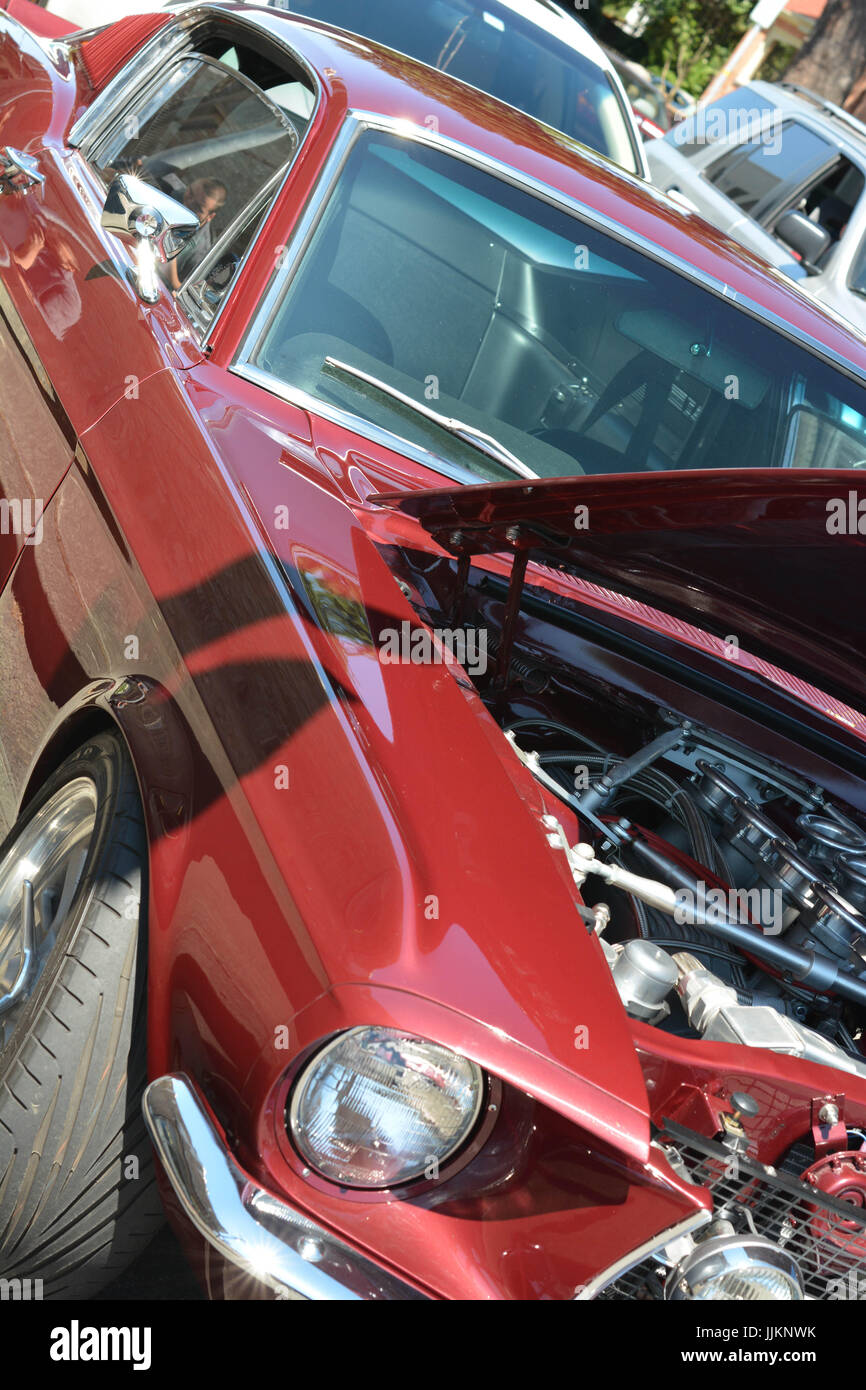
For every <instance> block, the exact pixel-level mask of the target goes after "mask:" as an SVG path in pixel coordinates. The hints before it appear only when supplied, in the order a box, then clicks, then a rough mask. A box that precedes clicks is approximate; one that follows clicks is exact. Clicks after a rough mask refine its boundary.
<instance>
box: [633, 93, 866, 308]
mask: <svg viewBox="0 0 866 1390" xmlns="http://www.w3.org/2000/svg"><path fill="white" fill-rule="evenodd" d="M646 154H647V159H648V161H649V165H650V172H651V174H652V178H653V182H654V183H655V184H657V185H658V187H659V188H661V189H663V190H664V191H665V192H666V193H668V194H669V195H670V196H671V197H672V198H673V199H674V201H675V202H677V203H678V204H679V205H680V206H681V207H685V208H687V209H691V210H693V211H696V212H699V213H700V214H701V216H702V217H704V218H706V220H707V221H708V222H712V223H713V224H714V225H715V226H716V227H719V228H720V229H721V230H722V231H724V232H727V233H728V234H729V235H730V236H732V237H734V238H735V239H736V240H737V241H739V242H741V243H742V245H743V246H747V247H748V248H749V249H750V250H752V251H755V252H756V253H757V254H758V255H760V256H762V257H763V258H764V260H767V261H769V262H770V263H771V264H772V265H775V266H776V267H778V269H780V270H782V271H783V272H784V273H785V274H787V275H789V276H790V277H791V278H792V279H795V280H797V281H799V282H800V286H801V288H802V289H803V290H805V291H806V293H807V294H810V295H813V296H814V298H815V299H820V300H821V302H822V304H824V305H825V306H826V307H827V308H830V309H832V310H834V311H835V312H836V313H837V314H840V315H842V316H843V317H844V318H846V319H848V320H849V321H850V322H852V323H853V324H854V325H855V326H856V327H857V328H859V329H861V330H862V331H863V332H866V198H864V196H863V190H864V187H866V125H863V124H862V123H861V122H860V121H857V120H855V119H854V117H852V116H850V115H849V114H848V113H847V111H843V110H841V108H840V107H838V106H834V105H833V103H832V102H829V101H825V100H824V99H823V98H822V97H818V96H815V95H814V93H812V92H808V91H806V90H805V89H804V88H802V87H795V86H793V85H790V84H786V83H782V84H771V83H769V82H751V83H749V84H748V85H746V86H742V87H739V88H738V89H737V90H736V91H735V92H731V93H729V94H728V95H727V96H725V97H722V98H720V100H719V101H715V102H711V103H710V104H709V105H708V106H704V107H701V108H699V109H698V111H697V112H695V113H693V114H692V115H691V116H690V117H689V118H688V119H687V120H685V121H683V122H681V124H679V125H677V126H675V127H674V128H673V129H672V130H670V131H669V132H668V133H667V135H665V137H664V139H662V140H653V141H651V142H650V143H649V145H648V146H647V147H646Z"/></svg>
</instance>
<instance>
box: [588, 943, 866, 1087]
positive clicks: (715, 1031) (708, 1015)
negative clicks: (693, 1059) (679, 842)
mask: <svg viewBox="0 0 866 1390" xmlns="http://www.w3.org/2000/svg"><path fill="white" fill-rule="evenodd" d="M673 961H674V964H675V966H676V968H677V970H678V974H679V979H678V982H677V993H678V994H679V996H680V998H681V1000H682V1001H683V1005H684V1007H685V1010H686V1014H687V1017H688V1020H689V1023H691V1025H692V1027H694V1028H696V1029H697V1030H698V1032H699V1033H700V1034H701V1035H702V1037H704V1038H707V1039H708V1040H709V1041H710V1042H729V1043H742V1044H744V1045H745V1046H746V1047H767V1048H769V1049H770V1051H772V1052H784V1053H787V1054H788V1055H789V1056H792V1057H802V1058H804V1059H805V1060H806V1061H807V1062H819V1063H821V1064H822V1065H823V1066H826V1067H835V1068H837V1070H839V1071H845V1072H850V1073H851V1074H852V1075H855V1076H862V1077H863V1078H864V1079H866V1057H864V1058H863V1060H862V1061H859V1062H858V1061H857V1060H856V1058H854V1057H852V1056H850V1055H849V1054H848V1053H847V1052H845V1051H843V1049H842V1048H841V1047H836V1045H835V1044H834V1043H832V1042H830V1040H829V1039H828V1038H825V1037H823V1036H822V1035H821V1034H820V1033H816V1032H815V1031H814V1030H813V1029H811V1028H806V1027H804V1026H803V1024H802V1023H798V1022H797V1020H796V1019H793V1018H788V1017H786V1016H785V1015H784V1014H781V1013H779V1012H778V1010H776V1009H773V1008H770V1007H768V1006H767V1005H757V1006H756V1005H753V1004H741V1003H740V1001H739V995H738V994H737V991H736V990H735V989H732V988H731V987H730V986H729V985H726V984H724V982H723V981H722V980H720V979H718V977H717V976H715V975H713V974H712V972H711V971H709V970H707V969H706V968H705V967H704V966H702V965H701V963H700V961H698V960H696V959H695V957H694V956H692V955H689V954H688V952H686V951H678V952H677V954H676V955H675V956H674V957H673ZM614 978H615V975H614Z"/></svg>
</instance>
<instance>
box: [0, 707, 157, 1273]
mask: <svg viewBox="0 0 866 1390" xmlns="http://www.w3.org/2000/svg"><path fill="white" fill-rule="evenodd" d="M146 866H147V842H146V836H145V831H144V823H143V817H142V811H141V803H140V800H139V796H138V788H137V785H136V780H135V775H134V772H133V769H132V764H131V762H130V759H129V755H128V753H127V752H126V748H125V746H124V744H123V742H122V740H121V739H120V738H119V737H118V736H117V735H116V734H113V733H101V734H98V735H96V736H95V737H94V738H92V739H90V740H89V741H88V742H87V743H86V744H84V745H83V746H82V747H81V748H79V749H77V750H76V752H75V753H73V754H72V755H71V756H70V757H69V758H67V759H66V761H65V762H64V763H63V764H62V765H61V766H60V767H59V768H58V769H57V771H56V772H54V773H53V774H52V776H51V777H49V778H48V780H47V782H46V783H45V784H44V786H43V787H42V788H41V790H40V791H39V792H38V793H37V794H36V796H34V798H33V799H32V801H30V803H29V804H28V805H27V807H26V808H25V809H24V811H23V812H22V814H21V816H20V818H19V820H18V822H17V824H16V825H15V827H14V828H13V830H12V832H11V834H10V835H9V836H8V837H7V838H6V840H5V841H4V842H3V843H2V844H0V1277H3V1278H4V1279H6V1280H20V1281H21V1284H22V1291H23V1293H24V1296H27V1293H28V1292H29V1294H30V1296H31V1297H33V1296H36V1297H39V1296H41V1297H44V1298H71V1299H75V1298H88V1297H90V1296H91V1295H93V1294H95V1293H97V1292H98V1291H99V1290H100V1289H101V1288H102V1287H103V1286H104V1285H105V1284H106V1283H107V1282H108V1281H109V1280H110V1279H111V1278H112V1277H114V1276H115V1275H117V1274H118V1273H119V1272H120V1271H121V1270H122V1269H124V1268H125V1266H126V1265H127V1264H129V1262H130V1261H131V1260H132V1259H133V1258H134V1257H135V1256H136V1255H137V1254H138V1253H139V1252H140V1251H141V1250H142V1249H143V1248H144V1246H145V1245H146V1244H147V1243H148V1241H149V1240H150V1239H151V1237H152V1236H153V1235H154V1233H155V1232H156V1230H157V1229H158V1227H159V1225H160V1224H161V1221H162V1215H161V1208H160V1203H159V1198H158V1195H157V1192H156V1184H155V1178H154V1172H153V1166H152V1158H151V1151H150V1145H149V1142H148V1139H147V1135H146V1132H145V1128H144V1123H143V1120H142V1117H141V1092H142V1089H143V1087H144V1084H145V1080H146V1018H145V984H146V975H147V956H146V941H145V936H146V920H147V916H146ZM28 1280H29V1281H30V1283H29V1285H28V1284H27V1283H26V1281H28Z"/></svg>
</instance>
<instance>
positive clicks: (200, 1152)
mask: <svg viewBox="0 0 866 1390" xmlns="http://www.w3.org/2000/svg"><path fill="white" fill-rule="evenodd" d="M142 1108H143V1110H144V1119H145V1123H146V1124H147V1128H148V1131H149V1133H150V1137H151V1139H152V1141H153V1145H154V1148H155V1150H156V1153H157V1157H158V1158H159V1161H160V1163H161V1164H162V1166H163V1168H164V1169H165V1173H166V1176H167V1178H168V1180H169V1182H170V1183H171V1186H172V1188H173V1190H174V1193H175V1196H176V1197H177V1199H178V1202H179V1203H180V1206H181V1209H182V1211H183V1212H184V1214H185V1216H186V1217H187V1218H188V1220H189V1221H190V1222H191V1223H192V1225H193V1226H194V1227H195V1228H196V1230H197V1231H198V1232H199V1234H200V1235H202V1236H203V1237H204V1238H205V1240H206V1241H208V1242H209V1244H210V1245H211V1246H213V1248H214V1249H215V1250H217V1251H218V1252H219V1254H220V1255H222V1256H223V1258H224V1259H225V1260H227V1261H228V1262H229V1263H230V1264H232V1265H234V1266H235V1267H236V1268H238V1269H241V1270H243V1271H244V1272H245V1273H246V1274H249V1275H251V1276H252V1277H253V1278H255V1279H257V1280H259V1281H260V1282H261V1283H263V1284H265V1285H266V1286H267V1287H268V1288H270V1289H271V1290H273V1291H274V1292H275V1293H276V1294H277V1296H278V1297H279V1298H285V1299H297V1298H302V1299H341V1300H343V1299H423V1298H424V1295H423V1294H421V1293H419V1292H418V1291H417V1289H413V1288H412V1287H411V1286H410V1285H409V1284H405V1283H404V1282H403V1281H402V1280H401V1279H398V1278H396V1277H395V1276H394V1275H392V1274H389V1273H388V1272H387V1271H386V1270H384V1269H381V1268H380V1267H379V1265H377V1264H376V1263H375V1262H374V1261H373V1260H369V1259H367V1258H366V1256H364V1255H360V1254H358V1252H357V1251H356V1250H353V1249H352V1248H351V1246H348V1245H345V1244H344V1243H343V1242H342V1241H341V1240H338V1239H337V1238H336V1236H333V1235H332V1234H331V1233H330V1231H326V1230H324V1229H323V1228H322V1227H321V1226H318V1225H316V1223H315V1222H314V1221H311V1220H310V1219H309V1218H308V1217H306V1216H302V1215H301V1213H300V1212H298V1211H295V1210H294V1209H293V1208H292V1207H290V1206H288V1204H287V1203H285V1202H283V1201H280V1200H279V1199H278V1198H276V1197H272V1196H271V1195H270V1193H268V1192H265V1191H264V1189H263V1188H261V1187H259V1186H258V1184H257V1183H255V1182H254V1181H253V1179H252V1178H250V1177H249V1175H248V1174H247V1173H245V1172H244V1170H243V1169H242V1168H241V1167H240V1165H239V1164H238V1163H237V1162H236V1161H235V1159H234V1157H233V1156H232V1154H231V1153H230V1152H229V1150H228V1149H227V1147H226V1145H225V1142H224V1140H223V1139H222V1138H221V1136H220V1134H219V1133H218V1131H217V1129H216V1126H215V1125H214V1123H213V1121H212V1120H211V1119H210V1117H209V1116H208V1114H207V1112H206V1111H205V1109H204V1106H203V1105H202V1104H201V1102H200V1101H199V1099H198V1097H197V1095H196V1093H195V1091H194V1090H193V1087H192V1085H191V1083H190V1081H189V1079H188V1078H187V1077H185V1076H181V1075H177V1076H161V1077H159V1079H158V1080H156V1081H152V1082H151V1084H150V1085H149V1086H148V1087H147V1090H146V1091H145V1093H144V1098H143V1101H142Z"/></svg>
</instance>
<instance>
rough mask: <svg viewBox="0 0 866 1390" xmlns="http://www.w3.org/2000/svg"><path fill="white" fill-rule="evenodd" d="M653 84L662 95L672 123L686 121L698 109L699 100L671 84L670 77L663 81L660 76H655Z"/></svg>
mask: <svg viewBox="0 0 866 1390" xmlns="http://www.w3.org/2000/svg"><path fill="white" fill-rule="evenodd" d="M652 84H653V86H654V87H655V88H656V90H657V91H658V92H660V93H661V95H662V97H663V99H664V102H665V104H666V106H667V108H668V111H669V112H670V116H671V120H672V121H682V120H684V119H685V117H686V116H690V115H691V114H692V112H693V111H694V110H695V108H696V107H697V104H698V103H697V99H696V98H695V97H693V96H692V95H691V93H690V92H684V91H683V89H682V87H678V86H677V85H676V83H674V82H671V80H670V78H669V77H667V78H664V79H662V78H661V77H659V76H658V75H654V76H653V78H652Z"/></svg>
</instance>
